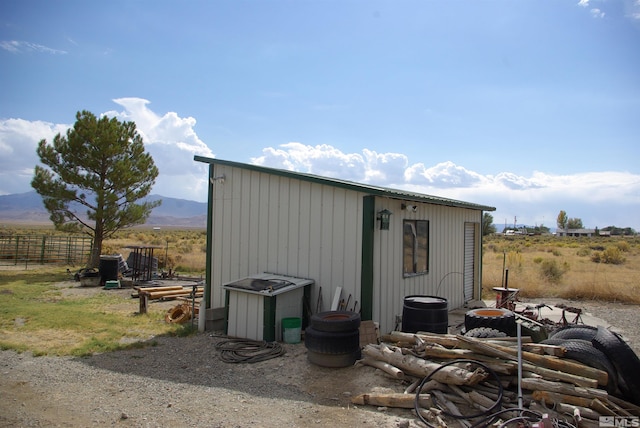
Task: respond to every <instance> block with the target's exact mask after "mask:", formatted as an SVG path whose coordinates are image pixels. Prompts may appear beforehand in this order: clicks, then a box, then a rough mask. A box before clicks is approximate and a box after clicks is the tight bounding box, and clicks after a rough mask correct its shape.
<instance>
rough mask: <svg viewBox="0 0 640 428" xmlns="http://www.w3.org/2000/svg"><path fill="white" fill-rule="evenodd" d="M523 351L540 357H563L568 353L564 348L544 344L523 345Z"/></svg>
mask: <svg viewBox="0 0 640 428" xmlns="http://www.w3.org/2000/svg"><path fill="white" fill-rule="evenodd" d="M522 350H523V351H527V352H533V353H534V354H540V355H545V354H546V355H553V356H555V357H563V356H564V354H565V353H566V352H567V350H566V349H565V348H563V347H562V346H557V345H546V344H543V343H523V344H522Z"/></svg>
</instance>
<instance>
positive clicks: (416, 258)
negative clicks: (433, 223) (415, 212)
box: [402, 220, 429, 276]
mask: <svg viewBox="0 0 640 428" xmlns="http://www.w3.org/2000/svg"><path fill="white" fill-rule="evenodd" d="M402 246H403V248H402V254H403V256H402V258H403V274H404V276H411V275H418V274H423V273H427V272H428V271H429V222H428V221H427V220H404V222H403V225H402Z"/></svg>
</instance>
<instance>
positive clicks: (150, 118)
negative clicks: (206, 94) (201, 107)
mask: <svg viewBox="0 0 640 428" xmlns="http://www.w3.org/2000/svg"><path fill="white" fill-rule="evenodd" d="M113 102H115V103H116V104H118V105H120V106H122V107H124V111H121V112H115V111H110V112H107V113H105V115H107V116H109V117H117V118H118V120H121V121H124V120H127V121H133V122H135V123H136V127H137V129H138V132H139V133H140V135H141V136H142V138H143V140H144V141H145V145H146V147H147V150H148V151H149V153H150V154H151V156H153V160H154V162H155V164H156V166H157V167H158V169H159V170H160V175H159V176H158V178H157V180H156V185H155V186H154V189H153V192H154V193H158V194H161V195H163V196H173V197H178V198H184V199H195V200H199V201H201V200H204V199H206V196H207V174H206V165H204V164H202V163H199V162H194V160H193V156H194V155H200V156H206V157H214V154H213V152H212V151H211V149H210V148H209V147H208V146H207V145H206V144H205V143H204V142H203V141H202V140H201V139H200V138H199V137H198V135H197V134H196V132H195V130H194V127H195V125H196V120H195V119H194V118H193V117H185V118H183V117H180V116H178V114H177V113H175V112H169V113H165V114H164V116H160V115H158V114H156V113H155V112H153V111H152V110H151V109H150V108H149V107H148V104H149V101H148V100H145V99H142V98H117V99H114V100H113Z"/></svg>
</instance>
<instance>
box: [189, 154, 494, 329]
mask: <svg viewBox="0 0 640 428" xmlns="http://www.w3.org/2000/svg"><path fill="white" fill-rule="evenodd" d="M195 160H196V161H199V162H203V163H207V164H208V165H209V177H208V179H209V180H208V181H209V192H208V220H207V235H208V239H207V273H206V287H205V298H204V305H206V310H204V311H201V318H200V324H199V325H200V328H201V329H218V328H222V327H226V323H227V317H228V313H227V312H228V305H229V302H228V301H226V298H225V290H224V288H223V285H224V284H227V283H229V282H231V281H233V280H235V279H237V278H243V277H247V276H251V275H254V274H256V273H260V272H278V273H281V274H285V275H290V276H294V277H300V278H311V279H313V281H314V284H313V285H312V286H311V290H310V308H312V309H313V310H328V309H329V307H328V306H329V303H330V302H331V300H332V299H333V298H334V294H335V292H336V290H337V289H338V288H339V287H341V288H342V297H343V298H344V299H348V297H349V296H351V301H352V302H354V303H355V302H357V308H358V310H359V311H360V312H361V315H362V319H363V320H367V319H373V320H375V321H377V322H379V323H380V330H381V331H382V332H387V331H391V330H393V329H394V328H396V326H397V325H398V323H399V322H400V317H401V315H402V308H403V299H404V297H405V296H408V295H434V296H440V297H443V298H446V299H447V301H448V302H449V309H453V308H457V307H460V306H462V305H463V304H464V303H465V302H467V301H469V300H472V299H474V298H479V297H480V290H481V260H482V258H481V249H482V232H481V226H482V215H483V212H484V211H494V210H495V208H493V207H490V206H485V205H478V204H474V203H469V202H463V201H457V200H453V199H447V198H441V197H436V196H430V195H425V194H419V193H412V192H406V191H401V190H395V189H389V188H383V187H377V186H370V185H365V184H359V183H355V182H350V181H345V180H340V179H334V178H328V177H321V176H317V175H311V174H305V173H298V172H292V171H287V170H281V169H274V168H267V167H262V166H257V165H250V164H243V163H237V162H231V161H225V160H220V159H213V158H205V157H201V156H195ZM319 301H320V302H324V305H323V306H321V305H318V303H319Z"/></svg>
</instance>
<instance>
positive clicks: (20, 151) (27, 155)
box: [0, 119, 69, 194]
mask: <svg viewBox="0 0 640 428" xmlns="http://www.w3.org/2000/svg"><path fill="white" fill-rule="evenodd" d="M68 128H69V125H56V124H53V123H49V122H43V121H39V120H38V121H33V122H31V121H28V120H23V119H4V120H0V194H9V193H21V192H28V191H29V190H31V187H30V184H29V183H31V178H32V177H33V168H34V167H35V165H36V164H37V163H38V155H37V154H36V148H37V147H38V142H39V141H40V140H42V139H43V138H44V139H46V140H47V141H51V140H52V139H53V137H54V136H55V135H56V134H57V133H59V132H62V133H64V132H66V130H67V129H68Z"/></svg>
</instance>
